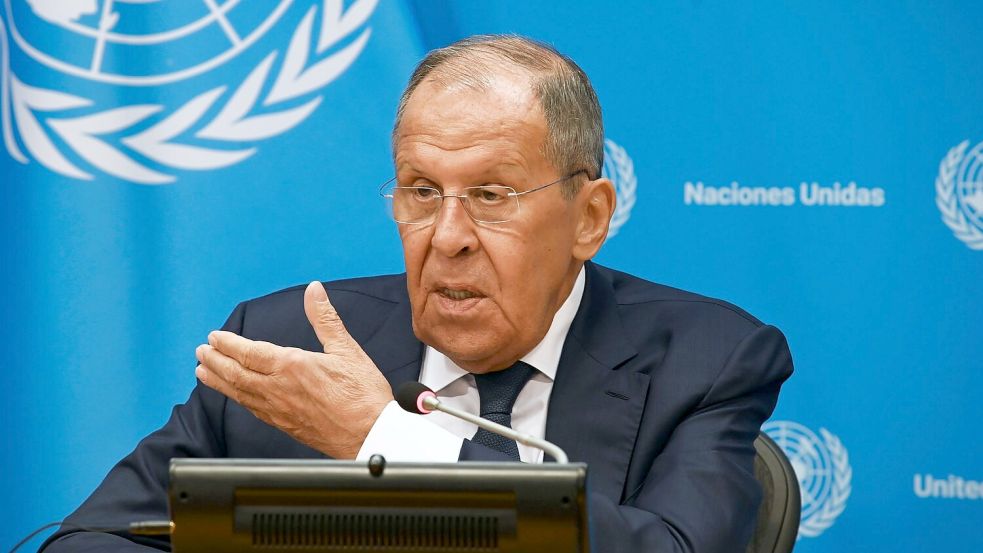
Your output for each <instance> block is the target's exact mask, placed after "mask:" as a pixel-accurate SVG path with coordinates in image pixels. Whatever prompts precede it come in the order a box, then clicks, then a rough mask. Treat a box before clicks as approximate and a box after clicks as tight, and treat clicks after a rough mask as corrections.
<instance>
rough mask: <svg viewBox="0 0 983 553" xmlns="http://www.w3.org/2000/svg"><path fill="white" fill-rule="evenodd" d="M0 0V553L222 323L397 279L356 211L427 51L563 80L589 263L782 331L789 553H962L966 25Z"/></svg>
mask: <svg viewBox="0 0 983 553" xmlns="http://www.w3.org/2000/svg"><path fill="white" fill-rule="evenodd" d="M72 4H73V3H72V2H51V1H43V0H30V1H24V0H3V1H2V6H0V15H2V18H0V49H2V50H0V53H2V82H0V87H2V88H0V90H2V95H0V106H2V111H0V113H2V123H3V125H2V128H3V146H2V147H0V178H2V201H0V206H2V207H0V209H2V217H0V225H2V227H0V230H2V236H3V247H2V249H0V255H2V263H0V279H2V282H0V284H2V286H0V289H2V290H3V304H4V309H3V310H2V311H0V317H2V318H0V325H2V327H0V328H2V331H3V332H2V334H0V336H2V338H0V339H2V341H3V342H2V351H3V352H5V353H4V358H5V361H4V363H3V371H2V378H3V381H2V386H3V394H4V395H3V403H4V408H3V410H2V413H3V415H2V416H3V420H2V435H3V446H2V455H3V458H2V467H0V469H2V470H0V474H2V479H3V480H2V489H3V491H4V493H3V496H2V499H0V511H2V514H3V517H4V523H3V524H2V525H0V527H2V529H0V547H9V545H12V544H13V542H15V541H16V539H17V538H18V537H19V536H22V535H24V534H26V533H27V532H28V531H30V530H31V529H33V528H34V527H36V526H39V525H41V524H42V523H44V522H47V521H51V520H58V519H61V518H62V517H63V516H65V515H66V514H67V513H68V512H70V511H71V510H72V509H74V508H75V507H76V506H77V505H78V504H79V502H80V501H81V500H83V499H84V498H85V497H86V496H87V494H88V493H89V492H90V491H91V490H92V489H93V488H94V487H95V486H96V485H97V484H98V483H99V481H100V479H101V478H102V476H103V475H104V474H105V473H106V472H107V471H108V470H109V468H110V467H111V466H112V465H113V463H115V461H116V460H118V459H119V458H120V457H122V456H123V455H125V454H126V453H127V452H129V451H130V450H131V449H132V447H133V446H134V445H135V444H136V442H137V441H138V440H139V439H140V438H141V437H142V436H144V435H145V434H147V433H148V432H150V431H151V430H153V429H154V428H156V427H158V426H159V425H161V424H162V423H163V422H164V421H165V420H166V418H167V416H168V413H169V410H170V407H171V406H172V405H173V404H175V403H178V402H181V401H183V400H184V399H185V398H186V397H187V395H188V393H189V392H190V390H191V388H192V387H193V385H194V375H193V368H194V365H195V360H194V355H193V348H194V347H195V346H196V345H197V344H199V343H200V342H201V341H202V340H203V339H204V337H205V335H206V333H207V332H208V331H209V330H210V329H213V328H215V327H217V326H219V325H220V324H221V323H222V321H224V319H225V317H226V315H227V314H228V312H229V311H230V310H231V309H232V307H234V306H235V304H236V303H237V302H238V301H240V300H242V299H245V298H249V297H253V296H257V295H261V294H265V293H267V292H270V291H273V290H276V289H279V288H282V287H285V286H288V285H293V284H297V283H303V282H307V281H309V280H311V279H313V278H322V279H334V278H341V277H349V276H357V275H369V274H377V273H384V272H399V271H401V270H402V261H401V256H400V250H399V243H398V240H397V237H396V232H395V229H394V226H393V225H392V223H391V222H390V221H389V220H388V219H387V218H386V217H385V215H384V212H383V210H382V205H381V202H380V200H379V198H378V196H377V193H376V191H377V187H378V185H379V184H380V183H381V182H383V181H385V180H387V179H388V178H389V177H390V175H391V164H390V158H389V131H390V125H391V121H392V118H393V115H394V111H395V105H396V102H397V99H398V95H399V92H400V91H401V88H402V86H403V85H404V83H405V81H406V79H407V78H408V76H409V73H410V71H411V70H412V67H413V65H414V63H415V62H416V61H418V60H419V59H420V58H421V57H422V55H423V54H424V53H425V52H426V51H427V50H428V49H430V48H433V47H437V46H442V45H445V44H447V43H449V42H451V41H453V40H456V39H458V38H461V37H464V36H467V35H470V34H475V33H500V32H516V33H520V34H524V35H529V36H532V37H535V38H538V39H541V40H544V41H548V42H550V43H553V44H554V45H556V46H557V47H558V48H559V49H560V50H561V51H563V52H565V53H567V54H569V55H570V56H571V57H572V58H574V59H575V60H576V61H577V62H578V63H579V64H581V65H582V66H583V67H584V69H585V70H586V71H587V73H588V74H589V75H590V76H591V78H592V79H593V81H594V84H595V86H596V88H597V91H598V94H599V96H600V99H601V103H602V105H603V107H604V111H605V120H606V130H607V136H608V139H609V142H608V154H609V156H608V161H607V163H606V166H605V170H606V172H607V173H608V174H609V175H610V176H611V177H612V178H613V180H615V182H616V184H617V185H618V190H619V197H620V200H621V206H622V207H621V209H620V210H619V212H618V214H617V217H616V221H615V222H616V223H617V224H618V232H617V235H616V236H614V237H612V238H611V239H610V240H609V242H608V244H607V245H606V246H605V247H604V249H603V250H602V253H601V255H600V257H599V261H601V262H602V263H604V264H607V265H610V266H614V267H617V268H620V269H622V270H626V271H628V272H632V273H635V274H637V275H640V276H642V277H645V278H648V279H651V280H655V281H658V282H662V283H666V284H669V285H673V286H678V287H683V288H686V289H690V290H694V291H697V292H700V293H704V294H707V295H713V296H717V297H721V298H724V299H726V300H729V301H732V302H734V303H737V304H738V305H741V306H742V307H745V308H746V309H748V310H749V311H751V312H752V313H754V314H755V315H757V316H758V317H759V318H761V319H763V320H765V321H767V322H769V323H772V324H775V325H777V326H779V327H780V328H781V329H782V330H784V332H785V333H786V335H787V336H788V338H789V342H790V344H791V347H792V351H793V355H794V357H795V363H796V367H797V372H796V374H795V376H794V377H793V379H792V380H791V381H790V382H789V383H788V385H787V386H786V388H785V389H784V391H783V395H782V398H781V400H780V402H779V406H778V409H777V412H776V413H775V416H774V417H773V420H772V421H771V422H769V424H768V425H767V426H766V430H767V431H768V432H769V433H770V434H771V435H772V436H773V437H775V438H776V439H777V440H778V441H779V443H780V444H781V445H782V446H783V447H784V448H785V449H786V451H787V452H788V453H789V456H790V457H791V458H792V460H793V463H794V464H795V467H796V470H797V473H798V476H799V479H800V482H801V484H802V488H803V491H804V500H805V502H804V505H803V524H802V527H801V528H800V540H799V543H798V545H797V551H803V552H810V551H817V552H818V551H840V550H846V551H854V550H855V551H925V550H933V551H934V550H937V551H952V552H976V551H980V550H983V535H981V534H980V532H979V523H980V521H981V520H983V483H981V481H983V439H981V432H980V430H979V421H980V420H981V419H983V402H981V392H983V377H981V368H983V340H981V339H980V336H981V330H983V294H981V293H980V290H981V284H983V279H981V276H983V153H981V152H983V62H981V56H980V54H981V52H983V50H981V48H980V41H979V21H981V20H983V19H981V18H983V5H981V4H980V3H978V2H967V1H964V2H955V1H953V2H935V3H924V2H896V3H892V5H890V6H887V5H885V4H883V3H869V4H863V3H861V4H858V3H856V2H821V3H816V4H808V3H797V4H798V5H794V6H793V5H785V4H782V3H778V4H775V3H763V2H762V3H739V4H740V5H727V4H722V5H716V4H715V3H712V2H696V1H689V2H685V1H680V0H674V1H662V2H599V1H598V2H588V1H571V0H566V1H564V2H556V3H549V4H548V3H532V2H511V3H507V2H494V3H477V2H467V3H465V2H461V3H450V2H447V3H445V2H436V1H425V0H418V1H406V2H398V1H391V0H384V1H382V2H378V3H376V2H374V1H372V0H359V1H358V2H349V1H346V2H340V1H333V0H323V1H322V0H278V1H277V2H262V1H258V0H252V1H250V0H244V1H242V2H235V1H232V0H228V1H222V0H216V1H215V2H214V5H215V7H214V9H213V10H209V8H208V3H201V5H198V3H195V2H177V1H159V2H151V3H146V2H142V3H133V2H127V1H124V0H118V1H117V2H115V3H110V2H108V1H103V2H92V3H91V5H87V4H90V3H88V2H85V1H79V2H75V4H77V6H75V7H74V8H73V7H72Z"/></svg>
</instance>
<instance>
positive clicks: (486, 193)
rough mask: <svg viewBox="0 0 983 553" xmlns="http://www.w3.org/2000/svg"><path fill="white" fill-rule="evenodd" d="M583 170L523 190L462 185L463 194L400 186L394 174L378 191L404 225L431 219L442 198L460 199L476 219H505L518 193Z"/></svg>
mask: <svg viewBox="0 0 983 553" xmlns="http://www.w3.org/2000/svg"><path fill="white" fill-rule="evenodd" d="M586 172H587V171H584V170H580V171H576V172H574V173H570V174H569V175H567V176H565V177H561V178H559V179H557V180H555V181H553V182H551V183H548V184H544V185H542V186H537V187H536V188H532V189H530V190H526V191H524V192H516V191H515V189H514V188H512V187H511V186H501V185H498V184H487V185H484V186H471V187H468V188H465V189H463V190H462V192H463V194H442V193H441V192H440V190H437V189H436V188H433V187H432V186H399V184H398V183H397V182H396V177H393V178H391V179H389V180H388V181H386V182H385V183H384V184H383V185H382V187H381V188H380V190H379V193H380V194H381V195H382V197H383V198H384V199H385V200H386V205H387V207H388V208H389V214H390V215H391V216H392V218H393V220H395V221H396V222H397V223H402V224H406V225H429V224H430V223H433V222H434V220H436V219H437V214H438V213H440V207H441V206H442V205H443V203H444V198H457V199H458V200H461V205H463V206H464V211H466V212H467V214H468V216H469V217H471V218H472V219H473V220H474V221H475V222H478V223H506V222H508V221H511V220H512V219H514V218H515V216H516V215H518V214H519V196H524V195H526V194H532V193H533V192H538V191H540V190H543V189H545V188H549V187H550V186H553V185H554V184H559V183H561V182H563V181H565V180H568V179H571V178H573V177H575V176H577V175H579V174H580V173H586Z"/></svg>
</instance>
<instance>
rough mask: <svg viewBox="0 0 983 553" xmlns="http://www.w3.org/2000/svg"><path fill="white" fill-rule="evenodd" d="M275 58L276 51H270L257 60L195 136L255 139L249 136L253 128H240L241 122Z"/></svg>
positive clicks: (254, 99)
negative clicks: (229, 96)
mask: <svg viewBox="0 0 983 553" xmlns="http://www.w3.org/2000/svg"><path fill="white" fill-rule="evenodd" d="M275 59H276V52H270V54H269V55H267V56H266V58H264V59H263V61H261V62H259V65H257V66H256V67H255V68H254V69H253V70H252V71H251V72H250V73H249V76H247V77H246V80H244V81H242V84H240V85H239V88H237V89H236V91H235V93H234V94H233V95H232V98H230V99H229V101H228V102H227V103H226V104H225V107H223V108H222V111H220V112H219V114H218V115H216V116H215V119H213V120H212V122H211V123H209V124H208V125H206V126H205V128H203V129H201V130H200V131H198V133H197V134H196V135H195V136H198V137H200V138H213V139H216V140H255V138H253V137H252V136H250V135H252V134H255V130H252V132H249V130H248V129H244V128H242V127H243V126H244V125H243V124H242V122H243V120H244V119H246V117H247V116H248V115H249V111H250V110H252V109H253V106H255V105H256V100H258V99H259V92H260V90H261V89H262V88H263V83H265V82H266V76H267V75H269V73H270V67H271V66H272V65H273V60H275Z"/></svg>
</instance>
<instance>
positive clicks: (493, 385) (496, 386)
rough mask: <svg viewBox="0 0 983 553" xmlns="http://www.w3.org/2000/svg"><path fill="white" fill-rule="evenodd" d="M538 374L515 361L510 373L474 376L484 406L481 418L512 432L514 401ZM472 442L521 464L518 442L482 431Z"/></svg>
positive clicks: (508, 371) (528, 366)
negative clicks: (534, 375) (499, 452)
mask: <svg viewBox="0 0 983 553" xmlns="http://www.w3.org/2000/svg"><path fill="white" fill-rule="evenodd" d="M535 372H536V369H535V368H533V367H532V365H527V364H525V363H523V362H522V361H516V363H515V364H514V365H512V366H511V367H509V368H507V369H504V370H501V371H496V372H493V373H487V374H476V375H474V381H475V384H477V385H478V399H479V401H480V402H481V413H480V414H481V418H483V419H488V420H490V421H492V422H497V423H498V424H501V425H504V426H507V427H509V428H512V406H513V405H515V398H517V397H519V391H520V390H522V387H523V386H525V385H526V382H528V381H529V379H530V378H531V377H532V375H533V374H535ZM471 441H472V442H474V443H476V444H481V445H484V446H487V447H490V448H491V449H494V450H496V451H501V452H502V453H505V454H506V455H508V456H510V457H512V459H514V460H516V461H518V460H519V446H518V444H516V443H515V440H510V439H508V438H506V437H504V436H499V435H498V434H494V433H492V432H489V431H487V430H485V429H484V428H479V429H478V432H477V434H475V435H474V438H471Z"/></svg>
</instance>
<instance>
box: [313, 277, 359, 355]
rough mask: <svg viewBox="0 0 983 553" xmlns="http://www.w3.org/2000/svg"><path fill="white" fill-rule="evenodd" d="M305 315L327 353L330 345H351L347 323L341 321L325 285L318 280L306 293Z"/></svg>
mask: <svg viewBox="0 0 983 553" xmlns="http://www.w3.org/2000/svg"><path fill="white" fill-rule="evenodd" d="M304 313H306V314H307V320H308V321H310V323H311V327H313V328H314V333H315V334H317V339H318V340H319V341H320V342H321V345H322V346H323V347H324V349H325V352H327V350H328V349H329V345H337V344H339V343H341V344H348V343H350V341H351V335H350V334H348V330H347V329H346V328H345V323H343V322H342V321H341V317H339V316H338V312H337V311H335V308H334V306H333V305H331V301H330V300H329V299H328V293H327V292H326V291H325V290H324V285H322V284H321V283H320V282H318V281H316V280H315V281H314V282H312V283H310V284H308V285H307V290H305V291H304Z"/></svg>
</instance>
